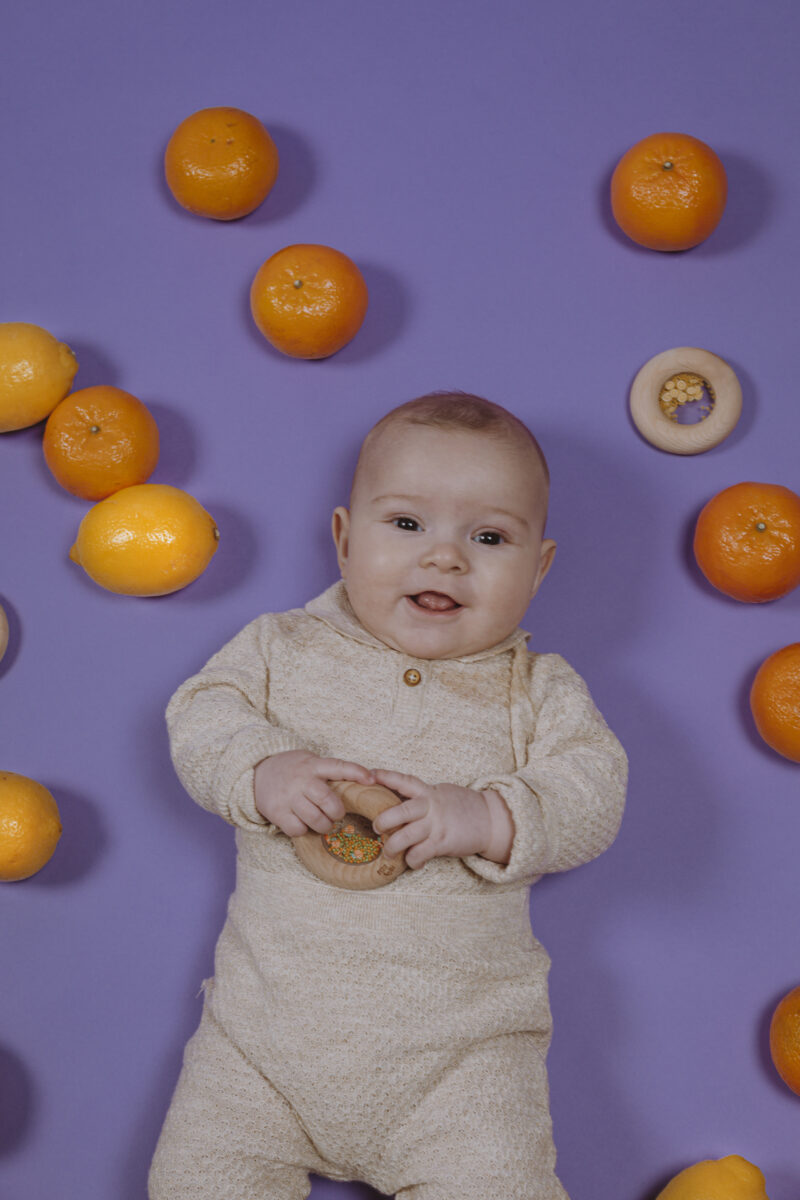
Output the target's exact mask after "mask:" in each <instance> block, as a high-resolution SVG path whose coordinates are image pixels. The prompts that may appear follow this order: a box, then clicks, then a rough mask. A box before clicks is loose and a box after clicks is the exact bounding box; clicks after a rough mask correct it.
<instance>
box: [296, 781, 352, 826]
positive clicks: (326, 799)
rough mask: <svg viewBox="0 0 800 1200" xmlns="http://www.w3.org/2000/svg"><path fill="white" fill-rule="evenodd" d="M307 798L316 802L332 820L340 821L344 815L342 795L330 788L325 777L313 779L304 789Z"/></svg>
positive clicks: (313, 802)
mask: <svg viewBox="0 0 800 1200" xmlns="http://www.w3.org/2000/svg"><path fill="white" fill-rule="evenodd" d="M304 794H305V798H306V800H310V801H311V803H312V804H316V806H317V808H320V809H322V811H323V812H324V813H327V815H328V816H329V817H330V819H331V820H332V821H338V820H339V818H340V817H343V816H344V813H345V807H344V804H343V802H342V798H341V796H337V794H336V792H334V791H333V790H332V788H329V787H328V785H327V783H325V781H324V780H323V779H312V780H311V782H310V783H309V784H308V786H307V787H306V788H305V790H304Z"/></svg>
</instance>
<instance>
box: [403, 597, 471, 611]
mask: <svg viewBox="0 0 800 1200" xmlns="http://www.w3.org/2000/svg"><path fill="white" fill-rule="evenodd" d="M407 599H409V600H410V601H411V603H412V604H413V605H414V606H415V608H421V609H423V610H424V611H425V612H429V613H448V612H455V611H456V610H457V609H459V608H461V607H462V605H460V604H458V603H457V602H456V601H455V600H454V599H453V598H452V596H447V595H445V593H444V592H419V593H418V594H417V595H416V596H408V597H407Z"/></svg>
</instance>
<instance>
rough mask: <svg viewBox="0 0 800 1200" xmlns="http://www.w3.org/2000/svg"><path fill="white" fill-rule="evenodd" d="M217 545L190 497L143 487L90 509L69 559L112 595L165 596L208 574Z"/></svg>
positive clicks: (207, 519)
mask: <svg viewBox="0 0 800 1200" xmlns="http://www.w3.org/2000/svg"><path fill="white" fill-rule="evenodd" d="M218 543H219V530H218V529H217V526H216V525H215V523H214V519H213V517H211V516H210V514H209V513H207V512H206V510H205V509H204V508H203V507H202V505H200V504H198V502H197V501H196V500H195V499H194V497H193V496H190V495H189V493H188V492H184V491H182V490H181V489H180V488H176V487H171V486H170V485H169V484H164V483H140V484H137V485H135V486H134V487H128V488H122V490H121V491H119V492H114V494H113V495H112V496H108V497H107V498H106V499H105V500H101V501H100V502H99V504H95V505H94V507H93V508H90V509H89V511H88V513H87V514H86V516H85V517H84V518H83V520H82V521H81V524H80V528H79V529H78V536H77V538H76V540H75V545H74V546H73V547H72V549H71V550H70V552H69V556H70V558H71V559H72V561H73V562H76V563H77V564H78V565H79V566H81V567H83V569H84V571H85V572H86V574H87V575H88V576H89V578H90V579H93V580H94V582H95V583H97V584H99V585H100V587H102V588H105V589H106V590H107V591H109V592H118V593H120V594H121V595H125V596H166V595H167V594H168V593H170V592H177V591H178V590H179V588H183V587H186V586H187V584H189V583H192V582H193V580H195V579H197V577H198V575H201V574H202V573H203V571H205V569H206V567H207V566H208V564H209V563H210V561H211V559H212V557H213V556H214V554H216V551H217V545H218Z"/></svg>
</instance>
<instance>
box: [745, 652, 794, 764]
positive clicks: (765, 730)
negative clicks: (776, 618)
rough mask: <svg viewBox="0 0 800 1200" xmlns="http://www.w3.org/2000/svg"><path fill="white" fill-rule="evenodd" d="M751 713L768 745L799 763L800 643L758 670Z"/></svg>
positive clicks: (770, 658)
mask: <svg viewBox="0 0 800 1200" xmlns="http://www.w3.org/2000/svg"><path fill="white" fill-rule="evenodd" d="M750 709H751V711H752V713H753V720H754V721H755V723H756V729H757V730H758V732H759V733H760V734H761V736H762V738H763V739H764V741H765V742H766V743H767V745H768V746H771V747H772V749H773V750H776V751H777V752H778V754H782V755H783V757H784V758H789V759H791V761H792V762H800V642H793V643H792V645H791V646H784V647H783V649H782V650H776V651H775V653H774V654H770V656H769V658H767V659H765V660H764V662H763V663H762V664H761V666H760V667H759V668H758V670H757V671H756V677H755V679H754V680H753V686H752V687H751V689H750Z"/></svg>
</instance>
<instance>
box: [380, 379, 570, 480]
mask: <svg viewBox="0 0 800 1200" xmlns="http://www.w3.org/2000/svg"><path fill="white" fill-rule="evenodd" d="M400 421H403V422H406V423H408V424H409V425H427V426H432V427H434V428H437V429H451V430H464V431H465V432H468V433H487V434H488V435H489V436H490V437H497V438H508V439H510V440H511V441H519V440H520V439H522V440H523V441H524V442H526V443H528V444H529V445H530V446H531V447H532V448H533V450H534V451H535V454H536V457H537V458H538V460H539V464H540V466H541V468H542V473H543V475H544V478H545V482H546V483H547V484H548V485H549V483H550V470H549V467H548V465H547V459H546V458H545V456H544V454H543V453H542V448H541V446H540V445H539V443H538V442H537V440H536V438H535V437H534V436H533V434H532V433H531V431H530V429H528V426H527V425H526V424H525V423H524V421H520V419H519V417H515V416H514V414H513V413H510V412H509V411H508V409H506V408H503V407H502V406H501V405H499V404H494V403H493V402H492V401H491V400H485V399H484V398H483V396H473V395H472V394H471V393H470V392H459V391H440V392H427V393H426V394H425V395H424V396H418V397H417V398H416V400H407V401H406V403H405V404H400V405H398V407H397V408H393V409H392V410H391V412H388V413H387V414H386V416H385V417H382V418H381V420H380V421H378V423H377V424H376V425H374V426H373V427H372V429H371V430H370V431H369V433H368V434H367V436H366V438H365V439H364V444H363V446H362V447H361V454H362V455H363V454H364V451H365V449H366V447H367V446H368V444H369V443H370V442H372V441H373V440H374V438H375V437H377V435H378V434H379V433H380V432H381V430H383V429H385V428H386V427H387V426H389V425H394V424H395V423H396V422H400Z"/></svg>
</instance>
